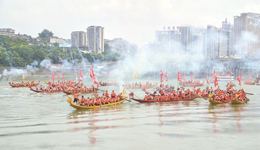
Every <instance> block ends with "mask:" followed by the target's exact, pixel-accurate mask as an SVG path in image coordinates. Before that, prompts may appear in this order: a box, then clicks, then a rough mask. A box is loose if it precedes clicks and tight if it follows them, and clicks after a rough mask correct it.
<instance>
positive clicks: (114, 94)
mask: <svg viewBox="0 0 260 150" xmlns="http://www.w3.org/2000/svg"><path fill="white" fill-rule="evenodd" d="M115 97H116V93H115V91H114V90H113V91H112V93H111V98H115Z"/></svg>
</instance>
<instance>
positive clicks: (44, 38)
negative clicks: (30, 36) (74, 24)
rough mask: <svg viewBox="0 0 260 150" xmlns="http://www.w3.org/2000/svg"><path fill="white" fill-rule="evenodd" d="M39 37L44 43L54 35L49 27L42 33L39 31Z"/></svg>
mask: <svg viewBox="0 0 260 150" xmlns="http://www.w3.org/2000/svg"><path fill="white" fill-rule="evenodd" d="M38 37H39V39H40V40H41V41H43V42H44V43H47V42H49V41H50V38H51V37H53V33H52V32H51V31H49V30H47V29H44V30H43V31H42V32H41V33H39V36H38Z"/></svg>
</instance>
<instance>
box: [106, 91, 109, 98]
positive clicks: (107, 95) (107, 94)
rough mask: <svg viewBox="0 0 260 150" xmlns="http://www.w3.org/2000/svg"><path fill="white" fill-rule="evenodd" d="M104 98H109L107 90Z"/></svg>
mask: <svg viewBox="0 0 260 150" xmlns="http://www.w3.org/2000/svg"><path fill="white" fill-rule="evenodd" d="M105 96H106V97H107V98H109V93H108V91H107V90H106V92H105Z"/></svg>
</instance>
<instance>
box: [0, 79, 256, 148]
mask: <svg viewBox="0 0 260 150" xmlns="http://www.w3.org/2000/svg"><path fill="white" fill-rule="evenodd" d="M244 88H245V89H246V91H248V92H251V93H254V94H255V95H249V96H248V97H249V98H250V101H249V103H248V104H246V105H238V106H231V105H224V106H214V107H213V106H210V105H209V103H208V102H207V101H205V100H203V99H196V100H194V101H192V102H176V103H163V104H148V105H147V104H139V103H136V102H128V101H126V102H125V103H124V104H122V105H120V106H116V107H113V108H106V109H101V110H95V111H77V110H75V109H74V108H72V107H70V106H69V105H68V103H67V102H66V96H65V95H64V94H51V95H46V94H35V93H33V92H31V91H29V90H28V89H26V88H24V89H23V88H19V89H13V88H10V87H9V86H8V84H7V82H6V81H1V82H0V98H1V101H0V106H1V109H0V145H1V148H0V149H1V150H5V149H6V150H12V149H14V150H16V149H17V150H25V149H26V150H36V149H55V150H56V149H61V150H70V149H79V150H81V149H82V150H83V149H84V150H86V149H93V150H104V149H111V150H112V149H120V150H121V149H122V150H123V149H124V150H132V149H138V150H139V149H140V150H146V149H147V150H158V149H177V150H190V149H193V150H197V149H198V150H201V149H221V150H244V149H257V148H258V147H259V146H260V142H259V139H260V134H259V133H260V99H259V95H260V86H244Z"/></svg>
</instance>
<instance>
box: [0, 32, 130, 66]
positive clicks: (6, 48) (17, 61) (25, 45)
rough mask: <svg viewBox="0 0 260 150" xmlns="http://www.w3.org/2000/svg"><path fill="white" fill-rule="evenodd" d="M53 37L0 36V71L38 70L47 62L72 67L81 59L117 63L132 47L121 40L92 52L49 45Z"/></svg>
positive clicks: (92, 61) (50, 34) (111, 42)
mask: <svg viewBox="0 0 260 150" xmlns="http://www.w3.org/2000/svg"><path fill="white" fill-rule="evenodd" d="M47 31H48V30H47ZM52 36H53V33H51V32H50V31H48V32H47V33H46V30H43V31H42V32H41V33H39V36H38V37H37V38H30V40H27V39H23V38H19V37H9V36H5V35H0V68H3V67H7V68H11V67H20V68H23V67H26V66H27V65H32V66H34V67H40V63H41V62H42V61H43V60H46V59H47V60H50V61H51V63H52V64H62V63H63V61H64V60H66V61H68V62H69V63H71V64H73V65H75V64H78V63H81V62H82V60H83V59H84V62H88V63H94V62H116V61H118V60H121V59H123V58H124V52H123V51H124V49H125V48H128V47H131V48H135V46H134V45H131V44H129V43H128V42H127V41H125V40H123V39H114V40H105V51H104V52H103V53H95V52H89V51H87V50H79V49H77V48H71V47H59V45H58V44H56V43H54V44H51V43H49V42H48V39H49V38H50V37H52ZM116 42H117V43H118V42H119V43H120V46H121V47H115V46H114V45H118V44H117V43H116ZM114 43H116V44H114ZM122 45H123V46H122ZM83 51H84V52H83Z"/></svg>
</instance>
